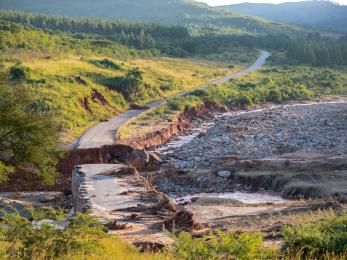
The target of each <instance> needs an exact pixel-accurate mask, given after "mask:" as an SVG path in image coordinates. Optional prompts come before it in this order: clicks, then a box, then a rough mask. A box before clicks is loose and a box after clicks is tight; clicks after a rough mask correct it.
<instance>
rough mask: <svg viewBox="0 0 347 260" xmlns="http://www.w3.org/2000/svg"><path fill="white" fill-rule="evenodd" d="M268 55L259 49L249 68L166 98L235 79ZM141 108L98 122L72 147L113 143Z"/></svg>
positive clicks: (155, 103)
mask: <svg viewBox="0 0 347 260" xmlns="http://www.w3.org/2000/svg"><path fill="white" fill-rule="evenodd" d="M269 56H270V54H269V53H268V52H267V51H261V52H260V57H259V58H258V59H257V60H256V62H255V63H254V64H253V65H252V66H250V67H249V68H247V69H245V70H243V71H240V72H236V73H234V74H232V75H229V76H227V77H224V78H222V79H218V80H215V81H213V82H210V83H207V84H204V85H202V86H199V87H196V88H193V89H190V90H189V91H186V92H182V93H179V94H177V95H175V96H172V97H170V98H168V99H171V98H174V97H179V96H183V95H185V94H187V93H189V92H191V91H193V90H195V89H199V88H206V87H209V86H213V85H218V84H221V83H225V82H228V81H229V80H231V79H236V78H239V77H241V76H244V75H246V74H248V73H250V72H252V71H255V70H257V69H258V68H259V67H261V66H263V65H264V64H265V62H266V59H267V58H268V57H269ZM163 102H165V100H163V99H162V100H158V101H155V102H152V103H149V104H147V106H148V107H149V108H155V107H157V106H159V105H161V104H162V103H163ZM145 111H146V110H143V109H131V110H128V111H126V112H124V113H121V114H120V115H118V116H115V117H112V118H111V119H110V120H109V121H108V122H100V123H98V124H96V125H95V126H93V127H91V128H89V129H88V130H87V131H86V132H85V133H84V134H83V135H82V136H81V137H80V138H79V139H78V141H77V143H76V144H75V145H74V149H87V148H98V147H101V146H103V145H110V144H113V143H114V136H115V132H116V131H117V129H118V128H119V127H121V126H122V125H123V124H125V123H126V122H127V121H128V120H129V119H131V118H133V117H135V116H137V115H139V114H141V113H143V112H145Z"/></svg>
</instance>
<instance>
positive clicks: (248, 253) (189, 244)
mask: <svg viewBox="0 0 347 260" xmlns="http://www.w3.org/2000/svg"><path fill="white" fill-rule="evenodd" d="M174 240H175V248H176V256H177V257H178V258H179V259H269V258H272V257H275V255H276V252H275V250H274V249H270V248H265V247H264V245H263V237H262V235H261V234H260V233H246V232H245V233H241V234H236V233H232V232H227V233H222V232H221V231H217V235H214V234H212V233H211V234H210V235H209V236H205V237H203V238H193V237H192V236H191V235H190V234H188V233H185V232H182V233H181V234H180V235H179V236H178V237H176V238H175V239H174Z"/></svg>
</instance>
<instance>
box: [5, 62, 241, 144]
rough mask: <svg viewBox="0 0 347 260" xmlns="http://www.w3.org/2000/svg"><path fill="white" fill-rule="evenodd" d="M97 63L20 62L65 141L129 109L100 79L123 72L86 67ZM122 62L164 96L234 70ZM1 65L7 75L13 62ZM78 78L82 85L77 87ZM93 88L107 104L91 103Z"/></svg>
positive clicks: (190, 63)
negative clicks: (85, 102) (137, 69)
mask: <svg viewBox="0 0 347 260" xmlns="http://www.w3.org/2000/svg"><path fill="white" fill-rule="evenodd" d="M102 58H104V57H93V58H89V57H84V58H83V59H81V57H79V56H74V55H71V56H66V57H60V58H59V59H55V58H51V59H44V58H43V59H22V63H23V65H24V66H25V67H28V68H30V69H31V71H32V73H31V80H33V81H37V82H39V81H40V80H43V79H44V80H45V83H42V84H41V83H34V84H33V86H32V90H33V92H34V93H35V94H36V95H37V97H38V98H39V99H43V100H46V101H47V102H48V104H49V106H50V107H51V109H52V110H53V111H55V117H54V120H55V121H56V122H57V124H58V125H59V129H60V130H61V131H62V134H63V135H62V138H63V140H64V141H69V140H71V138H74V137H77V136H79V135H80V134H81V132H82V131H84V129H85V128H86V127H89V126H91V125H92V124H94V123H96V122H98V121H99V120H100V119H103V118H107V117H110V116H112V115H114V114H117V113H118V112H121V111H124V110H126V109H127V108H128V104H127V103H126V102H125V100H124V99H123V97H122V96H121V94H119V93H117V92H115V91H112V90H109V89H108V88H107V87H105V86H103V82H102V80H103V79H108V78H112V77H116V76H122V75H124V72H123V71H112V70H109V69H105V68H99V67H97V66H95V65H93V64H91V63H90V62H88V61H89V60H91V59H93V60H94V59H97V60H100V59H102ZM117 62H118V61H117ZM122 63H124V64H125V67H129V68H130V67H140V68H141V70H142V71H143V72H144V79H145V81H146V82H147V83H149V84H151V85H158V86H161V85H167V86H170V89H169V90H168V91H165V92H163V96H168V95H173V94H175V93H177V92H179V91H182V90H186V89H189V88H192V87H195V86H198V85H200V84H202V83H204V82H207V81H210V80H212V79H214V78H217V77H220V76H222V75H225V74H226V73H229V72H230V71H232V70H235V69H238V67H236V68H234V69H228V68H225V67H222V66H219V65H205V64H201V63H196V62H193V61H190V60H185V59H169V58H156V59H148V58H147V59H133V60H130V61H122ZM3 65H4V67H3V69H4V70H5V71H6V70H7V69H8V68H9V67H10V66H11V65H13V63H12V62H3ZM78 77H80V78H81V79H82V80H84V81H85V83H81V82H79V81H78V80H77V78H78ZM93 89H95V90H97V91H98V92H99V93H101V94H102V95H103V96H104V97H105V99H106V100H107V102H108V103H109V105H103V104H102V103H101V102H100V101H93V100H92V91H93ZM158 94H159V93H158ZM84 98H87V99H88V105H89V107H90V109H91V111H88V110H87V109H86V108H85V107H83V106H82V104H81V100H83V99H84ZM158 98H160V97H159V96H158ZM148 101H150V100H143V102H144V103H145V102H148Z"/></svg>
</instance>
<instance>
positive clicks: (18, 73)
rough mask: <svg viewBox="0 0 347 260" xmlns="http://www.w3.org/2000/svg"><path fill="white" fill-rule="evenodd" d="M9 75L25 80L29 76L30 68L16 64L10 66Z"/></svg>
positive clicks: (12, 77) (13, 78)
mask: <svg viewBox="0 0 347 260" xmlns="http://www.w3.org/2000/svg"><path fill="white" fill-rule="evenodd" d="M10 77H11V79H12V80H19V81H20V80H25V79H28V78H30V69H29V68H27V67H24V66H22V65H20V64H16V65H14V66H12V67H11V68H10Z"/></svg>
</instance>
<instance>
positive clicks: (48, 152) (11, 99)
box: [0, 80, 58, 184]
mask: <svg viewBox="0 0 347 260" xmlns="http://www.w3.org/2000/svg"><path fill="white" fill-rule="evenodd" d="M0 121H1V125H0V181H5V180H6V179H7V176H8V174H10V173H12V172H14V171H16V172H27V173H29V174H34V175H36V176H38V177H39V178H40V179H41V180H42V181H43V182H44V183H46V184H53V183H54V180H55V177H56V176H57V172H56V163H57V154H58V153H57V133H56V128H55V126H54V125H53V123H52V122H51V120H50V119H49V115H47V114H46V112H42V111H39V110H38V109H36V106H35V98H34V97H32V96H31V95H30V92H29V90H28V89H27V87H26V86H23V85H21V86H17V85H15V84H14V85H13V84H11V83H8V82H6V81H5V80H2V82H0Z"/></svg>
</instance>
